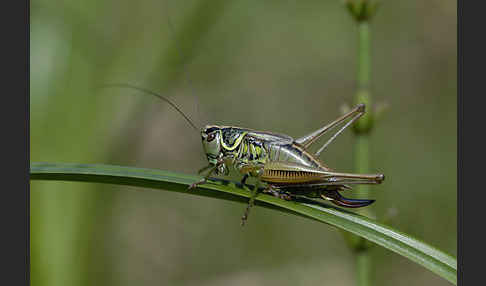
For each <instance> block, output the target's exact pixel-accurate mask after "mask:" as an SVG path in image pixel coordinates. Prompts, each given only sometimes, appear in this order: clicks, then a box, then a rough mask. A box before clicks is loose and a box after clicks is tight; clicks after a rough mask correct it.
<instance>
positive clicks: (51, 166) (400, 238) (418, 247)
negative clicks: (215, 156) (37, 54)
mask: <svg viewBox="0 0 486 286" xmlns="http://www.w3.org/2000/svg"><path fill="white" fill-rule="evenodd" d="M200 178H201V177H198V176H193V175H186V174H179V173H172V172H167V171H161V170H153V169H141V168H131V167H121V166H113V165H88V164H65V163H59V164H58V163H32V164H31V166H30V179H31V180H61V181H79V182H92V183H109V184H117V185H127V186H137V187H144V188H154V189H161V190H169V191H174V192H180V193H186V194H191V195H198V196H206V197H213V198H219V199H224V200H231V201H238V202H242V203H247V201H248V197H249V196H250V192H249V191H248V190H246V189H243V188H241V187H237V186H236V185H235V184H234V183H231V182H226V181H218V182H211V183H208V184H205V185H202V186H200V187H199V188H197V189H195V190H191V191H188V190H187V187H188V185H190V184H192V183H193V182H195V181H197V180H199V179H200ZM255 203H256V205H259V206H262V207H267V208H271V209H275V210H279V211H283V212H288V213H292V214H296V215H300V216H303V217H307V218H310V219H313V220H317V221H320V222H323V223H326V224H329V225H332V226H335V227H338V228H341V229H343V230H345V231H349V232H351V233H353V234H356V235H358V236H361V237H364V238H366V239H368V240H369V241H372V242H374V243H376V244H378V245H381V246H383V247H385V248H387V249H389V250H391V251H393V252H396V253H398V254H400V255H402V256H404V257H407V258H408V259H410V260H412V261H414V262H416V263H418V264H420V265H422V266H423V267H425V268H427V269H429V270H430V271H432V272H434V273H435V274H437V275H439V276H441V277H442V278H444V279H447V280H448V281H450V282H451V283H453V284H455V285H457V260H456V258H454V257H452V256H450V255H448V254H446V253H444V252H442V251H440V250H439V249H436V248H434V247H432V246H430V245H428V244H426V243H424V242H421V241H419V240H417V239H415V238H413V237H411V236H409V235H407V234H404V233H401V232H399V231H397V230H394V229H392V228H390V227H388V226H386V225H383V224H381V223H378V222H376V221H374V220H372V219H369V218H367V217H364V216H361V215H358V214H355V213H352V212H349V211H346V210H342V209H339V208H336V207H333V206H327V205H324V204H320V205H316V204H310V203H297V202H288V201H284V200H281V199H278V198H275V197H273V196H269V195H266V194H261V195H259V196H258V197H257V198H256V200H255ZM236 219H237V218H235V220H236ZM235 223H236V222H235Z"/></svg>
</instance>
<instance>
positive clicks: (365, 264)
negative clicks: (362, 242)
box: [356, 250, 371, 286]
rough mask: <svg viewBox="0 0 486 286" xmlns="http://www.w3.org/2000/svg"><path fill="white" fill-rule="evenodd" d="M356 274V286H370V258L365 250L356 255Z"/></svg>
mask: <svg viewBox="0 0 486 286" xmlns="http://www.w3.org/2000/svg"><path fill="white" fill-rule="evenodd" d="M356 274H357V277H356V278H357V282H358V285H361V286H368V285H371V276H370V274H371V257H370V255H369V253H368V251H366V250H365V251H361V252H358V253H357V255H356Z"/></svg>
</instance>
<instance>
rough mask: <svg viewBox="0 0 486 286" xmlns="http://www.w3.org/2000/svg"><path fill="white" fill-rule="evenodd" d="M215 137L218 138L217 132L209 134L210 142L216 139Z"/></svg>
mask: <svg viewBox="0 0 486 286" xmlns="http://www.w3.org/2000/svg"><path fill="white" fill-rule="evenodd" d="M214 138H216V133H211V134H209V135H208V142H211V141H213V140H214Z"/></svg>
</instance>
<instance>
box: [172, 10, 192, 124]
mask: <svg viewBox="0 0 486 286" xmlns="http://www.w3.org/2000/svg"><path fill="white" fill-rule="evenodd" d="M165 8H166V9H165V10H166V17H167V26H168V27H169V34H170V35H171V36H172V37H173V39H174V42H175V45H176V50H178V52H179V57H180V58H181V61H182V69H183V74H184V76H185V78H186V81H187V84H188V85H189V88H190V89H191V92H192V94H193V95H194V100H195V101H196V117H197V119H198V121H199V122H201V115H200V112H199V101H198V98H197V94H196V92H195V90H194V85H193V84H192V81H191V78H190V77H189V71H188V70H187V65H186V63H184V58H183V54H182V51H183V50H182V45H180V43H179V41H178V39H177V37H175V36H174V35H176V33H175V29H174V26H173V25H172V21H171V20H170V13H169V1H166V2H165Z"/></svg>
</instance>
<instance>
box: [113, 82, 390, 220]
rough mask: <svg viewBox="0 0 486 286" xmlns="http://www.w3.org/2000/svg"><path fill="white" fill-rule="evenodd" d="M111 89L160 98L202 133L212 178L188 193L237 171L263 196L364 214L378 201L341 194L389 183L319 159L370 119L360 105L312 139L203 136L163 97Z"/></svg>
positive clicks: (219, 130) (209, 128)
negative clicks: (320, 142) (315, 147)
mask: <svg viewBox="0 0 486 286" xmlns="http://www.w3.org/2000/svg"><path fill="white" fill-rule="evenodd" d="M105 86H112V87H113V86H118V87H126V88H132V89H136V90H138V91H142V92H144V93H148V94H151V95H154V96H156V97H158V98H159V99H162V100H163V101H165V102H167V103H168V104H170V105H171V106H172V107H173V108H174V109H175V110H176V111H177V112H179V113H180V114H181V115H182V116H183V117H184V119H185V120H186V121H187V122H189V124H190V125H191V127H192V128H194V129H196V130H197V131H198V132H200V134H201V140H202V145H203V149H204V152H205V155H206V158H207V160H208V163H209V164H208V165H207V166H206V167H204V168H202V169H201V170H199V172H198V173H199V174H201V173H203V172H206V175H205V176H204V178H203V179H201V180H200V181H198V182H195V183H193V184H192V185H190V186H189V188H188V189H194V188H196V187H197V186H198V185H201V184H205V183H207V181H208V179H209V178H210V177H211V175H213V174H216V175H228V174H229V169H230V168H232V169H234V170H236V171H237V172H239V173H240V174H241V175H242V176H243V178H242V180H241V184H242V185H243V186H245V182H246V180H247V179H248V177H254V178H256V179H257V181H258V183H260V182H261V183H264V184H266V186H265V188H264V189H263V193H267V194H271V195H273V196H275V197H278V198H280V199H284V200H293V199H295V198H296V197H298V196H304V197H308V198H319V199H324V200H327V201H330V202H332V203H334V204H336V205H338V206H341V207H348V208H358V207H364V206H368V205H370V204H371V203H373V202H374V200H367V199H349V198H345V197H343V196H342V195H341V194H340V193H339V192H341V191H345V190H349V189H351V186H350V185H356V184H380V183H381V182H383V180H384V178H385V177H384V175H383V174H353V173H342V172H336V171H334V170H333V169H331V168H329V167H328V166H326V165H325V164H324V163H323V162H321V161H320V160H319V159H318V157H319V155H320V154H321V153H322V151H324V150H325V149H326V147H327V146H328V145H329V144H330V143H331V142H332V141H334V139H336V137H337V136H338V135H339V134H341V133H342V132H343V131H344V130H345V129H346V128H347V127H348V126H350V125H351V124H353V123H354V122H355V121H356V120H358V119H359V118H360V117H361V116H362V115H363V114H364V113H365V105H364V104H358V105H357V106H356V107H355V108H353V109H352V110H350V111H349V112H347V113H346V114H344V115H342V116H340V117H339V118H337V119H335V120H333V121H332V122H330V123H329V124H327V125H325V126H324V127H322V128H319V129H318V130H316V131H314V132H311V133H310V134H307V135H305V136H303V137H300V138H298V139H293V138H292V137H290V136H288V135H284V134H277V133H272V132H266V131H257V130H252V129H247V128H241V127H235V126H218V125H206V126H205V127H204V128H202V129H201V130H200V131H199V129H198V128H197V127H196V125H195V124H194V123H193V122H192V121H191V120H190V119H189V117H188V116H187V115H185V114H184V113H183V112H182V111H181V110H180V109H179V108H178V107H177V106H176V105H175V104H174V103H172V102H171V101H170V100H169V99H167V98H165V97H163V96H161V95H160V94H157V93H155V92H152V91H150V90H147V89H143V88H140V87H136V86H132V85H128V84H111V85H105ZM345 122H346V123H345ZM342 123H344V125H343V126H342V127H341V128H340V129H338V130H337V131H336V132H335V133H334V134H333V135H332V136H331V137H330V139H328V140H327V142H325V143H324V145H323V146H322V147H321V148H319V150H318V151H317V152H316V153H311V152H309V151H308V148H309V147H310V146H311V145H312V144H313V143H315V142H316V141H317V140H318V139H319V138H320V137H321V136H322V135H324V134H326V133H328V132H329V131H330V130H332V129H333V128H334V127H336V126H338V125H340V124H342ZM257 193H258V187H256V188H255V190H254V191H252V194H251V197H250V199H249V203H248V206H247V208H246V210H245V213H244V215H243V217H242V225H244V223H245V221H246V219H247V218H248V214H249V211H250V208H251V207H252V206H253V204H254V199H255V197H256V196H257Z"/></svg>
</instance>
